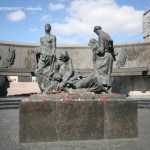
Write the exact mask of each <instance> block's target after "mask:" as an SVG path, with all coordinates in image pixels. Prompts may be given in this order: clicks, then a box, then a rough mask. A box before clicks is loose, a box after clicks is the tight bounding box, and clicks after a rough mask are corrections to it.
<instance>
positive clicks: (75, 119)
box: [19, 100, 138, 143]
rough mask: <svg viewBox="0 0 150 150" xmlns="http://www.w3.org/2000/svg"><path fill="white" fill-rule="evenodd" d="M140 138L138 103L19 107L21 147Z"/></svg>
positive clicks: (50, 103) (47, 103) (61, 103)
mask: <svg viewBox="0 0 150 150" xmlns="http://www.w3.org/2000/svg"><path fill="white" fill-rule="evenodd" d="M137 136H138V127H137V102H136V101H129V100H113V101H106V102H102V101H96V100H93V101H43V102H42V101H34V102H32V101H31V102H22V103H21V104H20V116H19V141H20V142H21V143H24V142H46V141H70V140H96V139H104V138H111V139H112V138H113V139H114V138H134V137H137Z"/></svg>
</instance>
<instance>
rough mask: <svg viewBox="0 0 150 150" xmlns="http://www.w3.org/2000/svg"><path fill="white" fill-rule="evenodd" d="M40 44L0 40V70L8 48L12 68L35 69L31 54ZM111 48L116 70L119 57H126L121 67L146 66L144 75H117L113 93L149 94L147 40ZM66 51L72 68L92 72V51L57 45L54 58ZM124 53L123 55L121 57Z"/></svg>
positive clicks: (149, 48)
mask: <svg viewBox="0 0 150 150" xmlns="http://www.w3.org/2000/svg"><path fill="white" fill-rule="evenodd" d="M38 46H39V44H31V43H15V42H7V41H0V56H1V59H0V68H1V67H2V66H3V62H4V60H5V59H6V57H7V53H8V49H9V48H13V47H14V49H16V51H15V54H16V56H15V60H14V64H13V66H12V67H11V68H28V69H31V68H32V69H33V68H35V67H36V59H35V56H34V53H33V52H32V51H33V49H34V48H36V47H38ZM114 49H115V51H116V52H117V53H118V55H117V56H116V59H117V61H116V62H114V65H113V67H114V68H116V63H117V62H118V61H119V59H120V58H121V57H124V58H126V59H125V61H124V66H123V67H122V68H128V69H132V68H134V67H136V68H138V67H145V68H147V72H146V74H145V75H142V74H141V75H140V76H139V75H136V74H134V76H118V77H117V76H116V77H114V81H113V91H115V92H119V93H125V94H129V95H142V96H143V95H145V96H149V95H150V76H149V75H150V67H149V66H150V59H149V58H150V41H149V42H138V43H122V44H114ZM63 50H67V51H68V53H69V55H70V57H71V58H72V61H73V65H74V68H75V69H77V70H78V69H79V70H83V69H87V70H88V69H92V68H93V64H92V50H91V49H90V48H89V47H88V46H87V45H58V46H57V57H59V55H60V53H61V51H63ZM122 54H123V56H122Z"/></svg>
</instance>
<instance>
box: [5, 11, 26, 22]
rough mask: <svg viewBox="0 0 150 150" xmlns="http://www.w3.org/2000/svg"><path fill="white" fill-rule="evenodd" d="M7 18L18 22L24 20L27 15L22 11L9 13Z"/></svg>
mask: <svg viewBox="0 0 150 150" xmlns="http://www.w3.org/2000/svg"><path fill="white" fill-rule="evenodd" d="M7 17H8V20H10V21H15V22H17V21H21V20H23V19H24V18H25V17H26V14H25V13H24V12H23V11H21V10H17V11H14V12H11V13H9V14H8V15H7Z"/></svg>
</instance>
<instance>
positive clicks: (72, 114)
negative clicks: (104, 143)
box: [59, 101, 104, 141]
mask: <svg viewBox="0 0 150 150" xmlns="http://www.w3.org/2000/svg"><path fill="white" fill-rule="evenodd" d="M60 105H61V106H60V107H61V108H60V109H61V117H60V123H61V125H60V130H59V131H60V134H59V136H60V137H59V138H60V140H68V141H69V140H94V139H103V138H104V118H103V117H104V112H103V103H102V102H97V101H93V102H91V101H86V102H84V101H73V102H69V103H60Z"/></svg>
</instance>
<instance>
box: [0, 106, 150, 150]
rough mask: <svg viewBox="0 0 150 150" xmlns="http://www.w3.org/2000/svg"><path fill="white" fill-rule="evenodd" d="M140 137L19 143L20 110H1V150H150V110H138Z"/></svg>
mask: <svg viewBox="0 0 150 150" xmlns="http://www.w3.org/2000/svg"><path fill="white" fill-rule="evenodd" d="M138 128H139V137H138V138H133V139H132V138H131V139H105V140H86V141H56V142H35V143H19V109H8V110H0V150H150V109H138Z"/></svg>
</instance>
